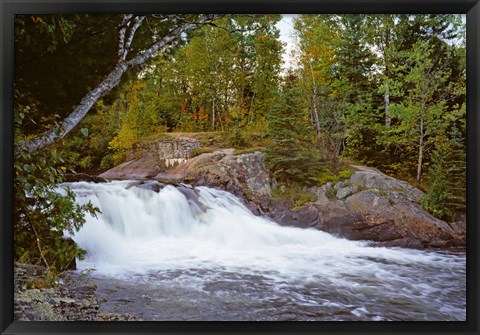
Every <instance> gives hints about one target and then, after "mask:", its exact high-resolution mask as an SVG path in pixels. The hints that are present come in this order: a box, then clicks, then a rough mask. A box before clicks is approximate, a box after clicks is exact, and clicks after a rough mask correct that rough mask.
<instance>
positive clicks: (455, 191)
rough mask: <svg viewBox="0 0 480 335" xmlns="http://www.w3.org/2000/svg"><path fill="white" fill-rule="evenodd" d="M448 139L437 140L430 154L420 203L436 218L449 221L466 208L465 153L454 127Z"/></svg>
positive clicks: (456, 129) (461, 140)
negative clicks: (428, 180)
mask: <svg viewBox="0 0 480 335" xmlns="http://www.w3.org/2000/svg"><path fill="white" fill-rule="evenodd" d="M449 135H450V136H451V138H450V139H448V140H445V141H444V143H439V144H438V145H437V149H436V150H435V151H434V153H433V158H432V168H431V171H430V179H431V185H430V187H429V189H428V192H427V194H426V195H425V197H424V198H423V199H422V206H423V207H424V208H425V209H426V210H428V211H429V212H430V213H432V214H433V215H434V216H436V217H437V218H439V219H444V220H452V219H453V218H454V216H455V214H456V213H457V212H459V211H464V210H465V208H466V152H465V143H464V138H462V137H461V132H460V130H459V129H458V128H457V127H453V128H452V130H451V131H450V134H449Z"/></svg>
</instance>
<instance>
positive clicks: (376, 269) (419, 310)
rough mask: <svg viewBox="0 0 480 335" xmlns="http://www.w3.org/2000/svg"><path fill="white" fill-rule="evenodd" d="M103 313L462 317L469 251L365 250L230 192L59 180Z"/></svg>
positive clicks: (221, 317) (222, 317)
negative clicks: (281, 220)
mask: <svg viewBox="0 0 480 335" xmlns="http://www.w3.org/2000/svg"><path fill="white" fill-rule="evenodd" d="M61 187H70V188H71V190H72V191H73V192H74V193H75V194H76V198H77V202H78V203H81V204H83V203H86V202H88V201H91V202H92V203H93V204H94V205H95V206H97V207H98V208H100V210H101V212H102V214H99V215H98V218H93V217H87V218H86V219H87V221H86V223H85V225H84V226H83V227H82V228H81V229H80V231H79V232H77V233H76V234H75V235H74V236H72V238H73V239H74V240H75V241H76V242H77V243H78V244H79V245H80V246H81V247H82V248H84V249H86V250H87V252H88V253H87V256H86V258H85V259H84V260H82V261H77V266H78V269H79V271H84V272H85V271H87V272H89V275H90V276H91V278H92V280H94V281H95V282H96V283H97V294H98V297H99V299H100V305H101V311H104V312H117V313H130V314H135V315H137V316H138V317H140V318H142V319H144V320H147V321H163V320H182V321H183V320H215V321H227V320H245V321H247V320H248V321H253V320H258V321H263V320H298V321H306V320H316V321H357V320H362V321H387V320H392V321H407V320H408V321H465V319H466V255H465V253H449V252H433V251H423V250H414V249H402V248H384V247H372V246H370V245H369V243H368V241H349V240H346V239H342V238H338V237H335V236H333V235H330V234H328V233H325V232H321V231H318V230H314V229H301V228H295V227H282V226H279V225H277V224H276V223H275V222H273V221H271V220H270V219H268V218H266V217H259V216H255V215H253V214H252V213H251V212H250V211H249V210H248V209H247V208H246V207H244V206H243V205H242V204H241V202H240V201H239V200H238V199H237V198H236V197H235V196H233V195H232V194H229V193H227V192H224V191H220V190H215V189H211V188H207V187H196V188H189V187H187V186H180V187H175V186H171V185H168V186H165V187H164V188H162V189H161V190H160V191H159V192H155V191H152V190H148V189H144V188H141V187H138V182H136V181H114V182H109V183H100V184H94V183H87V182H78V183H64V184H62V185H61Z"/></svg>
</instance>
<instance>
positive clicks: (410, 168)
mask: <svg viewBox="0 0 480 335" xmlns="http://www.w3.org/2000/svg"><path fill="white" fill-rule="evenodd" d="M281 19H282V16H281V15H160V14H158V15H157V14H150V15H146V16H137V15H91V14H88V15H87V14H75V15H17V16H16V18H15V64H14V73H15V78H14V79H15V83H14V93H15V97H14V103H15V110H14V118H15V163H14V164H15V226H14V230H15V258H16V260H17V261H21V262H30V263H40V264H43V265H45V266H47V267H48V268H51V269H55V270H57V271H62V270H64V269H66V268H67V267H68V265H69V264H70V263H71V261H72V259H74V258H75V257H82V255H83V254H84V252H85V251H84V250H82V249H80V248H79V247H77V246H76V245H75V244H70V243H65V241H64V240H63V239H62V238H61V235H62V231H63V230H69V231H71V232H72V233H73V232H74V231H75V230H78V229H79V227H81V225H82V224H83V223H84V222H85V219H84V216H85V215H96V213H97V212H98V210H97V209H96V208H95V207H94V206H93V205H92V204H86V205H77V204H76V203H75V201H74V195H73V194H72V193H71V192H67V193H66V194H60V193H59V192H58V191H57V190H56V188H55V187H56V185H57V184H58V183H61V182H62V181H64V175H65V173H73V172H85V173H89V174H98V173H100V172H102V171H105V170H107V169H109V168H111V167H113V166H116V165H118V164H120V163H122V162H124V160H125V154H126V152H127V151H128V150H129V149H130V148H132V146H134V145H135V144H136V143H139V142H142V141H150V140H154V139H156V138H159V136H161V135H162V134H164V133H167V132H185V133H192V132H209V133H213V134H216V135H218V136H219V137H220V138H222V139H223V141H224V143H225V146H227V147H232V148H237V149H245V150H250V149H255V150H260V151H262V152H264V153H265V159H266V164H267V166H268V169H269V172H270V175H271V176H272V178H274V179H275V180H276V184H277V188H278V189H277V190H273V192H277V193H281V192H282V191H280V190H281V189H283V190H284V189H285V187H283V188H282V187H281V186H282V185H283V186H287V188H286V189H292V190H302V189H304V188H306V187H309V186H314V185H318V186H320V185H323V184H325V183H327V182H329V181H333V180H336V179H338V178H339V176H345V175H348V174H349V173H350V167H349V166H350V164H352V163H356V164H362V165H367V166H370V167H375V168H377V169H379V170H380V171H382V172H383V173H386V174H388V175H391V176H394V177H396V178H398V179H401V180H405V181H407V182H409V183H411V184H412V185H415V186H416V187H418V188H420V189H421V190H423V191H424V192H425V196H424V198H423V200H422V206H423V207H424V208H425V209H426V210H427V211H429V212H430V213H432V214H433V215H434V216H435V217H437V218H440V219H442V220H447V221H449V220H453V219H454V218H455V217H456V216H457V215H458V214H459V213H462V212H464V211H465V206H466V109H465V96H466V88H465V87H466V86H465V85H466V84H465V82H466V47H465V24H464V22H462V17H461V16H460V15H452V14H448V15H439V14H435V15H410V14H398V15H393V14H392V15H386V14H385V15H373V14H371V15H347V14H342V15H326V14H325V15H312V14H303V15H297V16H295V18H294V20H293V25H294V35H295V40H296V43H297V45H296V48H295V50H294V51H293V52H292V54H291V55H288V57H291V58H292V59H293V60H294V61H293V63H294V64H295V66H293V67H291V68H287V67H285V66H283V57H284V56H283V55H284V53H285V45H284V44H283V43H282V41H281V40H280V31H279V28H278V26H277V25H278V23H279V21H280V20H281ZM280 196H281V195H280ZM285 196H287V195H285Z"/></svg>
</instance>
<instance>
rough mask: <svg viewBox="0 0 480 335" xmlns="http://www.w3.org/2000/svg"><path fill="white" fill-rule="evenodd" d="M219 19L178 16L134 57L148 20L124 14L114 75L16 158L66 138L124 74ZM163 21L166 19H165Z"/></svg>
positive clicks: (25, 145)
mask: <svg viewBox="0 0 480 335" xmlns="http://www.w3.org/2000/svg"><path fill="white" fill-rule="evenodd" d="M216 18H218V15H193V16H174V17H173V19H172V18H171V19H169V20H168V21H169V23H170V24H174V28H173V29H171V30H169V31H168V32H166V33H164V34H163V35H162V37H161V38H160V39H158V40H154V42H153V43H152V44H151V45H149V46H148V48H147V49H145V50H143V51H141V52H138V53H137V54H136V55H134V56H133V57H131V58H129V59H127V58H128V56H129V55H130V54H129V53H130V51H131V47H132V43H133V41H134V36H135V33H136V31H137V30H138V28H139V27H140V26H141V24H142V22H143V21H144V19H145V17H144V16H136V15H131V14H128V15H124V17H123V20H122V22H121V25H120V26H119V28H118V36H119V38H118V49H117V56H118V61H117V64H116V66H115V67H114V68H113V69H112V70H111V72H110V73H109V74H108V75H107V76H106V77H105V78H104V79H103V81H102V82H101V83H100V84H98V85H97V86H96V87H95V88H94V89H93V90H91V91H89V92H88V93H87V94H86V95H85V96H84V97H83V98H82V99H81V100H80V103H79V104H78V105H77V106H76V107H75V109H74V110H73V111H72V112H71V113H70V114H69V115H68V116H67V117H65V118H64V119H63V120H62V121H61V122H59V124H58V126H55V127H53V128H51V129H50V130H47V131H46V132H44V133H43V134H41V135H40V136H37V137H35V138H33V139H30V140H28V141H26V142H24V143H23V144H22V146H21V147H20V146H17V148H16V150H15V155H16V157H18V156H19V154H20V151H21V150H27V151H29V152H35V151H38V150H40V149H42V148H45V147H47V146H49V145H51V144H52V143H54V142H55V141H56V140H58V139H61V138H63V137H64V136H65V135H66V134H68V133H69V132H70V131H71V130H72V129H73V128H74V127H75V126H76V125H77V124H78V123H79V122H80V121H81V120H82V119H83V118H84V117H85V115H86V114H87V113H88V111H89V110H90V108H91V107H92V106H93V105H94V103H95V102H96V101H98V99H100V98H102V97H103V96H105V95H106V94H107V93H108V92H110V90H112V89H113V88H114V87H115V86H117V85H118V83H119V82H120V80H121V78H122V76H123V74H124V73H125V72H127V70H129V69H131V68H135V67H138V66H140V65H143V64H145V62H146V61H148V60H149V59H151V58H152V57H154V56H156V54H157V52H158V51H159V50H161V49H162V48H164V47H165V46H167V45H168V44H170V43H172V42H173V41H175V40H176V39H178V38H179V37H180V36H181V35H182V34H184V33H186V32H188V31H190V30H193V29H195V28H197V27H199V25H203V24H207V23H209V22H212V20H214V19H216ZM162 19H166V18H165V17H163V18H162Z"/></svg>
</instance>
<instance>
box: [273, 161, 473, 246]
mask: <svg viewBox="0 0 480 335" xmlns="http://www.w3.org/2000/svg"><path fill="white" fill-rule="evenodd" d="M310 191H311V192H314V193H316V194H317V201H316V202H315V203H310V204H308V205H306V206H304V207H303V208H301V209H300V210H299V211H297V212H296V213H294V214H293V213H288V211H286V210H285V208H282V207H279V208H277V209H273V210H272V211H271V212H270V216H271V217H272V218H273V219H274V220H276V221H277V222H279V223H280V224H283V225H294V226H300V227H314V228H317V229H319V230H322V231H326V232H328V233H331V234H334V235H337V236H339V237H344V238H348V239H351V240H369V241H373V242H374V243H375V244H376V245H382V246H400V247H412V248H449V247H464V246H465V221H464V220H461V219H460V220H458V221H457V222H454V223H447V222H445V221H442V220H439V219H437V218H435V217H433V216H432V215H431V214H429V213H428V212H427V211H425V210H424V209H423V208H422V207H421V206H420V204H419V202H420V200H421V195H422V194H423V192H422V191H420V190H418V189H416V188H415V187H413V186H411V185H409V184H408V183H405V182H403V181H399V180H396V179H394V178H392V177H389V176H386V175H385V174H383V173H381V172H379V171H376V170H375V169H370V168H367V167H360V169H359V171H357V172H355V173H354V174H353V175H352V176H351V177H350V178H349V179H348V180H345V181H341V182H339V183H337V184H336V185H334V186H332V185H330V184H327V185H324V186H322V187H319V188H312V189H311V190H310ZM315 215H316V218H315Z"/></svg>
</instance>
